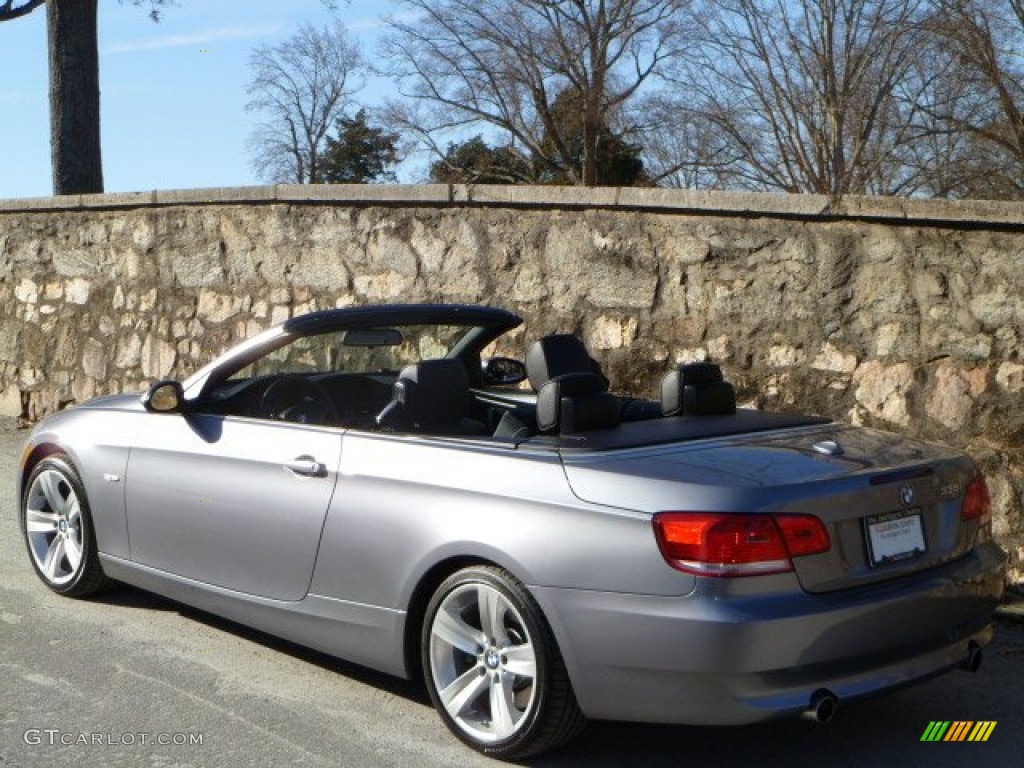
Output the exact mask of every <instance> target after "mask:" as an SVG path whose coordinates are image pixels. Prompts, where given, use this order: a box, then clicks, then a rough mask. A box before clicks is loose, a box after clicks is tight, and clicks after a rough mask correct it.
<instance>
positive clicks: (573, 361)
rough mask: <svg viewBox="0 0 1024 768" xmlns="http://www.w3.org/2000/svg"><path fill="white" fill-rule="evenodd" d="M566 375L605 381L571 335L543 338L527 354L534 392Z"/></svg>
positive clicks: (528, 371)
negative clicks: (573, 374) (594, 377)
mask: <svg viewBox="0 0 1024 768" xmlns="http://www.w3.org/2000/svg"><path fill="white" fill-rule="evenodd" d="M567 373H594V374H597V375H598V376H601V378H604V376H603V374H602V373H601V366H600V365H598V363H597V361H596V360H594V358H592V357H591V356H590V354H589V353H588V352H587V348H586V347H585V346H583V342H582V341H581V340H580V338H579V337H578V336H573V335H572V334H571V333H557V334H553V335H551V336H545V337H544V338H541V339H538V340H537V341H535V342H534V343H533V346H531V347H530V349H529V351H528V352H527V353H526V374H527V376H529V378H530V386H531V387H533V389H534V390H535V391H537V392H540V388H541V387H543V386H544V385H545V384H547V383H548V382H549V381H550V380H551V379H553V378H555V377H556V376H564V375H565V374H567ZM605 382H606V383H607V379H605Z"/></svg>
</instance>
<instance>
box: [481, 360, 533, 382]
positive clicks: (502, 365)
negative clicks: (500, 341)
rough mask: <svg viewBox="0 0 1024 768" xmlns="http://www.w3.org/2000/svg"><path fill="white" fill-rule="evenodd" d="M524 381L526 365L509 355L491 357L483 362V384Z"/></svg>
mask: <svg viewBox="0 0 1024 768" xmlns="http://www.w3.org/2000/svg"><path fill="white" fill-rule="evenodd" d="M521 381H526V366H525V365H524V364H523V363H521V362H520V361H519V360H513V359H512V358H511V357H492V358H490V359H489V360H487V362H485V363H484V384H493V385H495V386H510V385H512V384H518V383H519V382H521Z"/></svg>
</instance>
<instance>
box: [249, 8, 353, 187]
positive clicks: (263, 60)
mask: <svg viewBox="0 0 1024 768" xmlns="http://www.w3.org/2000/svg"><path fill="white" fill-rule="evenodd" d="M249 63H250V66H251V67H252V69H253V75H252V80H251V81H250V83H249V88H248V93H249V95H250V97H251V99H250V101H249V102H248V104H247V105H246V109H248V110H251V111H255V112H258V113H259V114H260V115H261V117H262V121H261V122H260V123H259V125H258V126H257V128H256V130H255V131H254V132H253V134H252V136H251V138H250V146H251V148H252V150H253V166H254V167H255V168H256V170H257V172H258V173H260V175H262V176H263V177H265V178H266V179H267V180H268V181H275V182H295V183H299V184H309V183H313V182H317V181H320V180H321V176H322V174H321V168H320V162H321V158H322V157H323V155H324V152H325V151H326V139H327V133H328V131H329V130H330V129H331V127H332V126H333V125H334V124H335V123H336V122H337V121H338V120H339V119H341V118H342V117H343V116H344V114H345V111H346V109H347V108H348V107H350V106H351V101H350V100H351V97H352V95H353V93H355V92H356V91H357V90H358V89H359V88H360V87H361V83H359V82H358V81H357V80H358V77H359V75H360V73H361V72H362V71H363V68H364V65H363V60H362V55H361V54H360V51H359V48H358V46H357V45H356V43H355V42H353V41H351V40H349V37H348V33H347V32H346V30H345V27H344V26H343V25H342V24H341V23H338V22H335V23H334V24H332V25H329V26H325V27H323V28H319V29H318V28H316V27H313V26H310V25H304V26H302V27H300V28H299V30H298V32H296V33H295V35H293V36H292V37H290V38H289V39H287V40H285V41H284V42H282V43H279V44H277V45H274V46H266V45H264V46H260V47H258V48H256V49H255V50H254V51H253V53H252V55H251V56H250V60H249Z"/></svg>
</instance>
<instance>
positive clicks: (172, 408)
mask: <svg viewBox="0 0 1024 768" xmlns="http://www.w3.org/2000/svg"><path fill="white" fill-rule="evenodd" d="M184 404H185V392H184V390H183V389H182V388H181V384H180V383H179V382H177V381H170V380H167V381H158V382H157V383H156V384H154V385H153V386H151V387H150V388H149V390H147V392H146V394H144V395H143V396H142V405H143V406H144V407H145V409H146V410H147V411H150V412H152V413H181V411H182V408H183V407H184Z"/></svg>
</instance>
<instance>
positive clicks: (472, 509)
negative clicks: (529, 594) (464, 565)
mask: <svg viewBox="0 0 1024 768" xmlns="http://www.w3.org/2000/svg"><path fill="white" fill-rule="evenodd" d="M454 557H471V558H476V559H480V560H487V561H490V562H493V563H495V564H497V565H499V566H501V567H503V568H505V569H506V570H508V571H509V572H511V573H512V574H513V575H515V576H516V577H517V578H518V579H520V580H521V581H523V582H525V583H526V584H529V585H536V586H551V587H563V588H569V589H590V590H600V591H608V592H622V593H630V592H632V593H644V594H655V595H680V594H686V593H688V592H690V591H691V590H692V589H693V586H694V579H693V577H692V576H689V575H687V574H683V573H680V572H678V571H675V570H673V569H672V568H670V567H669V566H668V565H667V564H666V563H665V561H664V559H663V558H662V556H661V554H660V552H659V551H658V547H657V543H656V541H655V538H654V533H653V530H652V526H651V521H650V515H648V514H644V513H638V512H633V511H629V510H623V509H612V508H610V507H604V506H602V505H599V504H594V503H590V502H584V501H581V500H580V499H578V498H577V497H576V496H574V495H573V494H572V492H571V490H570V489H569V487H568V483H567V481H566V478H565V473H564V471H563V469H562V465H561V461H560V459H559V457H558V455H557V453H555V452H545V451H528V450H524V449H523V448H519V449H515V448H513V447H512V446H511V445H509V446H504V445H502V446H496V445H494V444H484V443H480V442H473V441H470V440H443V439H436V438H421V437H408V436H388V435H371V434H359V433H351V432H350V433H347V434H346V435H345V437H344V441H343V444H342V456H341V467H340V472H339V480H338V486H337V489H336V492H335V494H334V499H333V501H332V504H331V509H330V511H329V513H328V516H327V521H326V524H325V528H324V534H323V537H322V540H321V545H320V553H319V555H318V557H317V564H316V570H315V572H314V575H313V582H312V585H311V588H310V591H311V592H312V593H313V594H317V595H324V596H328V597H335V598H339V599H343V600H349V601H353V602H359V603H365V604H369V605H378V606H383V607H389V608H397V609H400V610H404V609H405V608H406V607H407V606H408V604H409V601H410V599H411V597H412V594H413V591H414V589H415V587H416V585H417V584H418V583H419V581H420V579H421V578H422V577H423V575H424V574H425V573H426V572H427V571H429V570H430V569H431V568H432V567H433V566H434V565H435V564H437V563H440V562H442V561H444V560H446V559H449V558H454Z"/></svg>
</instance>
